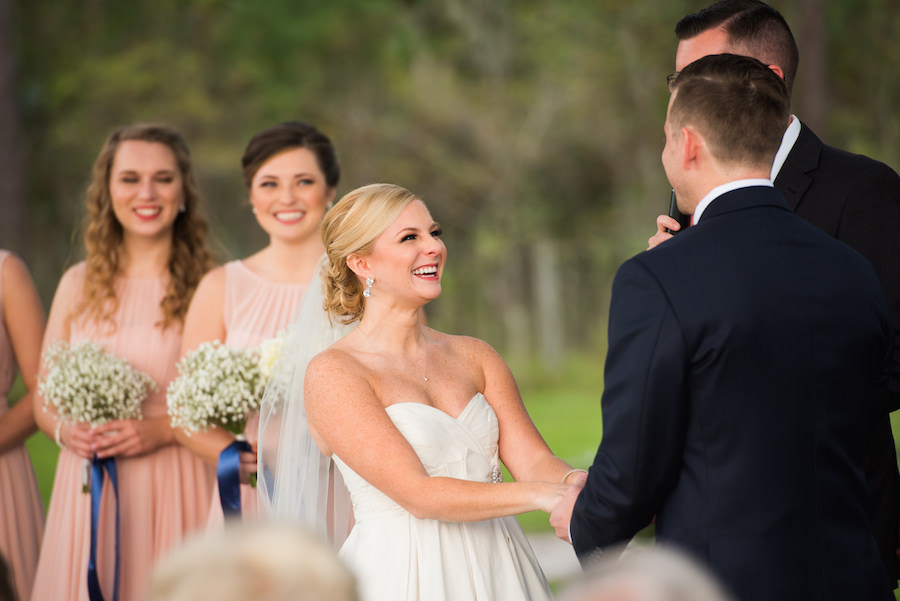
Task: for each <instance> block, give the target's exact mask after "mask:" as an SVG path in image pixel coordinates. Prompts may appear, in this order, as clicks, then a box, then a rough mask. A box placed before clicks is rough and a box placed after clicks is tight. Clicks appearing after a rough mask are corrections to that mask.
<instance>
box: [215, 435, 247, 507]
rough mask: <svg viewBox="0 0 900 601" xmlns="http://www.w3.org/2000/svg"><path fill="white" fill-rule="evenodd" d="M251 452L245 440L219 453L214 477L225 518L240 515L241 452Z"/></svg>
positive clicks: (236, 441) (233, 443)
mask: <svg viewBox="0 0 900 601" xmlns="http://www.w3.org/2000/svg"><path fill="white" fill-rule="evenodd" d="M252 450H253V449H252V448H251V447H250V443H249V442H247V441H246V440H235V441H234V442H232V443H231V444H230V445H228V446H227V447H225V448H224V449H222V452H221V453H219V464H218V465H217V466H216V477H217V478H218V480H219V500H220V501H221V502H222V513H224V514H225V517H226V518H228V517H235V516H240V515H241V452H250V451H252Z"/></svg>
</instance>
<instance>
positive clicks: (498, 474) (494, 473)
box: [491, 465, 503, 484]
mask: <svg viewBox="0 0 900 601" xmlns="http://www.w3.org/2000/svg"><path fill="white" fill-rule="evenodd" d="M491 482H493V483H494V484H499V483H501V482H503V470H501V469H500V466H499V465H492V466H491Z"/></svg>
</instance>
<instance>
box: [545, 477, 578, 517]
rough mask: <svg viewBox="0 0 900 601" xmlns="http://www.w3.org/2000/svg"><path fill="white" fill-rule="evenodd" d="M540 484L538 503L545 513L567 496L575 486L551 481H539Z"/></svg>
mask: <svg viewBox="0 0 900 601" xmlns="http://www.w3.org/2000/svg"><path fill="white" fill-rule="evenodd" d="M536 484H538V485H539V489H538V495H537V503H538V507H539V508H540V510H541V511H543V512H544V513H550V512H551V511H553V508H554V507H556V506H557V504H558V503H559V502H560V501H561V500H562V499H563V498H564V497H565V496H566V493H567V492H568V491H569V489H570V488H574V487H573V486H569V485H568V484H556V483H551V482H538V483H536Z"/></svg>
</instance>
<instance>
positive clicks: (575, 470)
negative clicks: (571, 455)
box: [560, 467, 588, 484]
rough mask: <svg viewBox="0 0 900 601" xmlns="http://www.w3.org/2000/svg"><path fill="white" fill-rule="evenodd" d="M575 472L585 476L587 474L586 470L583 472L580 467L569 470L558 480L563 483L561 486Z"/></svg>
mask: <svg viewBox="0 0 900 601" xmlns="http://www.w3.org/2000/svg"><path fill="white" fill-rule="evenodd" d="M575 472H581V473H582V474H587V473H588V472H587V470H583V469H581V468H580V467H576V468H575V469H572V470H569V471H568V472H566V475H565V476H563V477H562V480H560V482H561V483H563V484H565V483H566V480H568V479H569V476H571V475H572V474H574V473H575Z"/></svg>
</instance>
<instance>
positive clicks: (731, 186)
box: [694, 178, 774, 224]
mask: <svg viewBox="0 0 900 601" xmlns="http://www.w3.org/2000/svg"><path fill="white" fill-rule="evenodd" d="M750 186H768V187H769V188H773V187H774V186H773V185H772V180H769V179H762V178H755V179H738V180H735V181H733V182H728V183H727V184H722V185H721V186H716V187H715V188H713V189H712V190H710V191H709V193H708V194H707V195H706V196H704V197H703V200H701V201H700V203H699V204H698V205H697V208H696V209H694V223H695V224H697V223H700V218H701V217H702V216H703V211H705V210H706V207H708V206H709V205H710V204H712V201H714V200H715V199H717V198H718V197H720V196H722V195H723V194H725V193H726V192H731V191H732V190H737V189H738V188H749V187H750Z"/></svg>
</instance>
